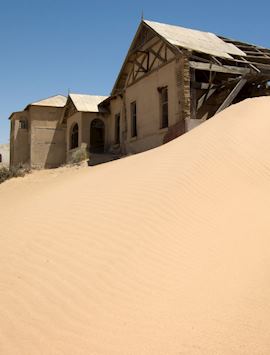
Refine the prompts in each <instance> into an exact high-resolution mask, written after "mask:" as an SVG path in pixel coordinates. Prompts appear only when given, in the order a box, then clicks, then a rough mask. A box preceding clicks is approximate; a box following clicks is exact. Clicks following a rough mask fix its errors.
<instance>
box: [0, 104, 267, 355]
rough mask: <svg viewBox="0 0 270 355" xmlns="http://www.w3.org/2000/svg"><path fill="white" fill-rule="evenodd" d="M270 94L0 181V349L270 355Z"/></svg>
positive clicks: (16, 353)
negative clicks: (141, 146)
mask: <svg viewBox="0 0 270 355" xmlns="http://www.w3.org/2000/svg"><path fill="white" fill-rule="evenodd" d="M269 113H270V99H269V98H264V97H263V98H257V99H252V100H247V101H244V102H242V103H240V104H238V105H234V106H231V107H230V108H228V109H227V110H225V111H224V112H222V113H221V114H219V115H218V116H216V117H214V118H213V119H211V120H209V121H207V122H206V123H204V124H202V125H201V126H200V127H198V128H196V129H194V130H193V131H191V132H190V133H187V134H185V135H183V136H182V137H180V138H178V139H176V140H174V141H172V142H170V143H168V144H166V145H164V146H161V147H159V148H156V149H154V150H151V151H148V152H145V153H141V154H138V155H136V156H132V157H128V158H124V159H122V160H119V161H116V162H112V163H108V164H105V165H100V166H97V167H94V168H87V167H86V168H81V169H56V170H54V171H43V172H37V173H34V174H32V175H30V176H27V177H25V178H23V179H13V180H11V181H8V182H6V183H4V184H2V185H1V186H0V209H1V229H0V353H1V354H5V355H10V354H12V355H20V354H22V355H37V354H46V355H47V354H50V355H51V354H57V355H58V354H65V355H69V354H70V355H74V354H76V355H77V354H102V355H103V354H104V355H105V354H106V355H107V354H111V355H112V354H123V355H126V354H132V355H134V354H136V355H137V354H154V355H159V354H160V355H164V354H207V355H209V354H230V355H231V354H237V355H239V354H249V355H250V354H253V355H254V354H260V355H261V354H269V349H270V337H269V329H270V282H269V280H270V237H269V236H270V223H269V211H270V193H269V192H270V140H269V132H270V119H269Z"/></svg>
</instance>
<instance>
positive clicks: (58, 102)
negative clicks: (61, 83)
mask: <svg viewBox="0 0 270 355" xmlns="http://www.w3.org/2000/svg"><path fill="white" fill-rule="evenodd" d="M66 102H67V98H66V97H65V96H63V95H55V96H51V97H48V98H47V99H44V100H40V101H36V102H33V103H31V104H30V106H52V107H64V106H65V104H66ZM28 106H29V105H28Z"/></svg>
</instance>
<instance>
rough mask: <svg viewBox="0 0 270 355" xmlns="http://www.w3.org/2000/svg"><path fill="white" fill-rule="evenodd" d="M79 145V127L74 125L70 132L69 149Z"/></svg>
mask: <svg viewBox="0 0 270 355" xmlns="http://www.w3.org/2000/svg"><path fill="white" fill-rule="evenodd" d="M78 145H79V126H78V124H77V123H76V124H75V125H74V126H73V128H72V131H71V140H70V149H75V148H78Z"/></svg>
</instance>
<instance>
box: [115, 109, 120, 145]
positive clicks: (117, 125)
mask: <svg viewBox="0 0 270 355" xmlns="http://www.w3.org/2000/svg"><path fill="white" fill-rule="evenodd" d="M120 122H121V115H120V113H117V114H115V116H114V144H120Z"/></svg>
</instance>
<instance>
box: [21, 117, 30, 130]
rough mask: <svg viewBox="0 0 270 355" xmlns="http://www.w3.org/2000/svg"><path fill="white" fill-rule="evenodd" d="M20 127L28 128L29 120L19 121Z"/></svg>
mask: <svg viewBox="0 0 270 355" xmlns="http://www.w3.org/2000/svg"><path fill="white" fill-rule="evenodd" d="M19 128H21V129H27V128H28V124H27V120H25V119H23V120H20V121H19Z"/></svg>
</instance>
